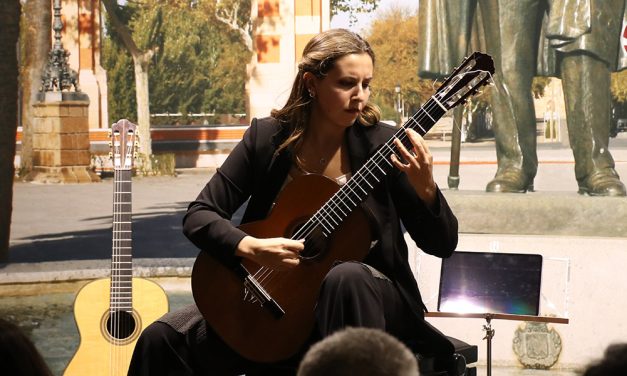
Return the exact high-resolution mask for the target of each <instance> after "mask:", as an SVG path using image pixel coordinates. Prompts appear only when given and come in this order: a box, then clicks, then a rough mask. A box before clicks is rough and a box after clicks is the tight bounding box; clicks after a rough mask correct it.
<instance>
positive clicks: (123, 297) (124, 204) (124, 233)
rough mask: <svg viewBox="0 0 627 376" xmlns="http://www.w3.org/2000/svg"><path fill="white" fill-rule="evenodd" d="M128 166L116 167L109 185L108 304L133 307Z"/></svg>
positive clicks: (121, 309) (117, 307) (123, 307)
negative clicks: (109, 247) (110, 232)
mask: <svg viewBox="0 0 627 376" xmlns="http://www.w3.org/2000/svg"><path fill="white" fill-rule="evenodd" d="M131 176H132V171H131V170H122V169H119V170H118V169H116V170H115V172H114V189H113V254H112V258H111V294H110V308H111V310H115V311H128V312H130V311H132V309H133V290H132V284H133V259H132V233H131V205H132V194H131Z"/></svg>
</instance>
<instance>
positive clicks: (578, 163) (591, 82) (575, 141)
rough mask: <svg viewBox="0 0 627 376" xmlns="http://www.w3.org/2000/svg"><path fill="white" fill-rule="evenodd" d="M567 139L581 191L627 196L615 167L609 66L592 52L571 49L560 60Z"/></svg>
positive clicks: (592, 193)
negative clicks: (611, 140) (611, 152)
mask: <svg viewBox="0 0 627 376" xmlns="http://www.w3.org/2000/svg"><path fill="white" fill-rule="evenodd" d="M561 72H562V84H563V86H564V97H565V101H566V119H567V122H568V139H569V141H570V147H571V148H572V150H573V155H574V157H575V177H576V178H577V183H578V184H579V193H587V194H590V195H595V196H625V186H624V185H623V183H621V181H620V180H619V177H618V174H617V173H616V170H614V159H613V158H612V155H611V154H610V151H609V150H608V144H609V140H610V111H611V93H610V70H609V68H608V66H607V65H606V64H605V62H603V61H601V60H599V59H597V58H595V57H594V56H592V55H589V54H583V53H577V52H575V53H570V54H566V55H563V58H562V61H561Z"/></svg>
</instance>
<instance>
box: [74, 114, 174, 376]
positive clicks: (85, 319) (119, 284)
mask: <svg viewBox="0 0 627 376" xmlns="http://www.w3.org/2000/svg"><path fill="white" fill-rule="evenodd" d="M135 128H136V126H135V124H133V123H131V122H129V121H128V120H120V121H118V122H117V123H115V124H113V126H112V127H111V138H112V140H111V141H112V142H111V145H112V157H113V166H114V188H113V251H112V258H111V276H110V278H103V279H99V280H95V281H92V282H90V283H88V284H86V285H85V286H84V287H83V288H81V290H80V291H79V292H78V295H77V296H76V299H75V301H74V317H75V319H76V325H77V326H78V331H79V334H80V345H79V347H78V350H77V351H76V354H74V357H73V358H72V360H71V361H70V363H69V364H68V366H67V368H66V369H65V373H64V375H66V376H71V375H78V376H85V375H90V376H94V375H126V374H127V372H128V367H129V363H130V360H131V355H132V354H133V349H134V348H135V343H136V342H137V338H138V337H139V334H140V333H141V331H142V330H143V329H144V328H145V327H146V326H147V325H148V324H150V323H152V322H153V321H154V320H156V319H157V318H159V317H160V316H161V315H163V314H164V313H166V312H167V311H168V299H167V296H166V294H165V292H164V291H163V289H162V288H161V287H160V286H159V285H158V284H156V283H155V282H152V281H149V280H146V279H142V278H133V263H132V255H131V245H132V244H131V243H132V237H131V203H132V201H131V176H132V164H133V156H134V150H135V148H134V145H135Z"/></svg>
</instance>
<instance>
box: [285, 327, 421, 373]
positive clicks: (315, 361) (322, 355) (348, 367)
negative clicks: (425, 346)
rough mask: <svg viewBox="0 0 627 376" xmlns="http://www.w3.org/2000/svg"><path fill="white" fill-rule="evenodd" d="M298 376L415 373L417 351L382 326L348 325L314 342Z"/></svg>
mask: <svg viewBox="0 0 627 376" xmlns="http://www.w3.org/2000/svg"><path fill="white" fill-rule="evenodd" d="M297 375H298V376H348V375H360V376H383V375H395V376H410V375H411V376H415V375H418V363H417V360H416V357H415V356H414V354H413V353H412V352H411V351H410V350H409V348H407V346H405V345H404V344H403V343H402V342H400V341H399V340H398V339H396V338H394V337H393V336H391V335H389V334H388V333H385V332H384V331H382V330H378V329H368V328H346V329H344V330H341V331H338V332H336V333H334V334H332V335H330V336H328V337H326V338H325V339H323V340H322V341H320V342H318V343H316V344H314V345H313V346H312V347H311V348H310V349H309V351H308V352H307V353H306V354H305V357H304V358H303V360H302V362H301V364H300V367H299V368H298V374H297Z"/></svg>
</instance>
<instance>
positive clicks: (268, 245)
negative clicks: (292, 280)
mask: <svg viewBox="0 0 627 376" xmlns="http://www.w3.org/2000/svg"><path fill="white" fill-rule="evenodd" d="M304 248H305V245H304V242H303V241H299V240H291V239H286V238H266V239H260V238H255V237H252V236H245V237H244V238H243V239H242V240H241V241H240V242H239V244H238V245H237V250H236V251H235V255H237V256H240V257H244V258H247V259H249V260H251V261H254V262H255V263H257V264H259V265H262V266H266V267H269V268H271V269H275V270H288V269H291V268H293V267H295V266H297V265H298V264H299V263H300V259H299V258H298V255H299V254H300V252H301V251H302V250H303V249H304Z"/></svg>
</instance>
